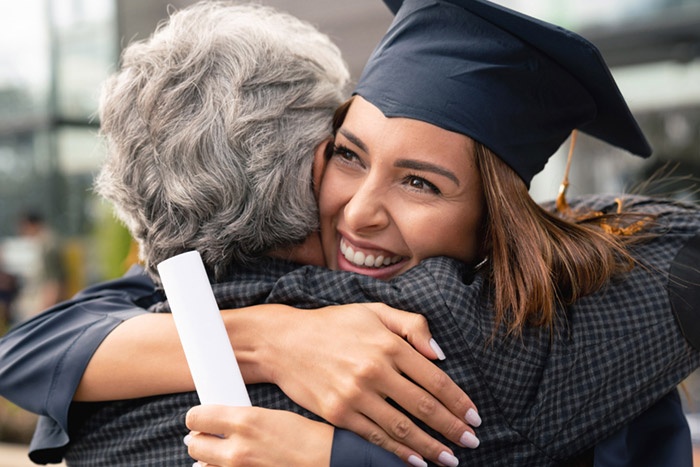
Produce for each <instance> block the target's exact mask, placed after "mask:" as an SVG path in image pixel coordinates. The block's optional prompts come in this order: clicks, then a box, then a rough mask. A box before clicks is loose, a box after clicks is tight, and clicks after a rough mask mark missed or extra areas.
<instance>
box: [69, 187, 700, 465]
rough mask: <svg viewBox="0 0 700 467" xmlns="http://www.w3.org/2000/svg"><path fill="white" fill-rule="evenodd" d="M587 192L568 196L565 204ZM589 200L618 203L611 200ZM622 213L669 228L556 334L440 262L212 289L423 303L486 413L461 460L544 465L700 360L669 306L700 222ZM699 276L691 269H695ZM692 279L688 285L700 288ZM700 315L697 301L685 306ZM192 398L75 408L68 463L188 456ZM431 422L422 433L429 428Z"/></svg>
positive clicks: (684, 210)
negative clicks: (499, 308) (527, 322)
mask: <svg viewBox="0 0 700 467" xmlns="http://www.w3.org/2000/svg"><path fill="white" fill-rule="evenodd" d="M581 203H582V201H578V202H575V201H572V202H571V204H572V207H576V206H577V205H580V204H581ZM585 203H586V206H590V207H593V208H594V209H598V210H606V209H613V200H612V198H611V197H606V196H599V197H588V198H585ZM626 207H627V209H632V210H635V211H641V212H645V213H654V214H658V216H659V217H658V221H657V222H658V227H656V228H657V229H658V231H659V233H662V234H663V235H661V236H659V237H657V238H655V239H653V240H651V241H649V242H645V243H641V244H638V245H636V246H634V247H633V248H632V253H633V255H634V256H635V258H636V259H637V260H638V261H640V262H641V263H642V265H641V266H637V267H635V268H634V269H633V270H632V271H631V272H630V273H628V274H627V275H626V276H625V277H624V278H623V279H621V280H617V281H613V282H611V283H610V284H608V285H607V286H606V287H605V288H604V289H603V290H600V291H599V292H597V293H595V294H592V295H590V296H587V297H584V298H583V299H581V300H579V301H578V302H577V303H576V304H575V305H573V306H570V307H568V308H567V309H565V310H564V309H562V310H559V314H558V320H557V325H556V329H555V332H554V333H553V334H551V335H550V333H549V332H548V330H546V329H538V328H526V329H525V330H524V333H523V335H522V337H506V335H505V333H504V331H503V330H498V332H497V334H496V338H495V339H492V333H493V329H494V319H493V313H492V311H491V310H492V308H491V303H490V294H489V288H490V284H489V283H488V280H487V279H486V277H485V275H482V274H477V275H476V276H474V277H471V275H470V273H469V271H467V270H466V269H465V267H464V266H463V265H462V264H460V263H458V262H456V261H452V260H449V259H446V258H434V259H429V260H426V261H424V262H423V263H421V264H420V265H419V266H417V267H415V268H413V269H411V270H410V271H408V272H407V273H405V274H403V275H402V276H400V277H398V278H396V279H394V280H392V281H390V282H388V283H387V282H382V281H377V280H374V279H372V278H369V277H366V276H361V275H357V274H351V273H342V272H328V271H325V270H323V269H319V268H314V267H308V266H307V267H302V268H297V269H293V267H292V266H291V265H288V264H285V263H282V262H276V261H272V260H271V261H266V262H264V263H263V264H262V265H260V267H259V268H258V269H256V270H245V271H243V270H240V271H236V272H235V274H234V277H235V278H236V279H235V280H233V281H231V282H228V283H224V284H217V285H215V294H216V295H217V298H218V299H219V304H220V306H221V307H222V308H230V307H235V306H241V305H245V304H251V303H262V302H265V301H267V302H278V303H287V304H291V305H294V306H297V307H300V308H313V307H318V306H324V305H330V304H337V303H350V302H372V301H382V302H385V303H387V304H389V305H391V306H393V307H396V308H401V309H406V310H410V311H415V312H420V313H422V314H424V315H425V316H426V317H427V318H428V321H429V323H430V329H431V331H432V333H433V336H434V337H435V339H436V340H437V342H439V343H440V345H441V346H442V348H443V349H445V351H446V354H447V359H446V360H445V361H442V362H439V363H438V365H439V366H441V367H442V369H443V370H445V371H446V372H447V373H448V374H449V375H450V376H451V377H452V378H453V379H454V381H455V382H457V384H459V385H460V386H461V387H462V388H464V389H465V390H466V392H467V393H468V394H469V395H470V397H471V398H472V399H473V400H474V402H475V403H476V405H477V406H478V407H479V412H480V415H481V417H482V419H483V420H484V423H483V425H482V426H481V427H480V428H479V429H478V436H479V439H480V440H481V445H480V446H479V448H478V449H476V450H470V449H463V448H459V447H458V446H451V447H452V448H453V449H454V451H455V454H456V455H457V457H458V458H459V459H460V463H461V465H488V466H538V467H539V466H546V465H558V464H560V463H561V462H562V461H564V460H565V459H568V458H571V457H572V456H575V455H578V454H580V453H582V452H583V451H585V450H587V449H590V448H591V447H593V446H594V445H595V444H596V443H597V442H599V441H601V440H602V439H604V438H606V437H607V436H610V435H611V434H613V433H614V432H615V431H616V430H618V429H619V428H620V427H622V426H624V425H625V424H627V423H629V422H630V421H631V420H632V419H633V418H635V417H636V416H638V415H639V414H641V413H642V412H643V411H644V410H646V409H647V408H649V407H650V406H651V405H652V404H653V403H654V402H655V401H657V400H658V399H660V398H661V397H662V396H663V395H665V394H667V393H668V392H669V391H671V390H673V389H674V388H675V386H676V385H677V384H678V383H679V382H681V381H682V380H683V379H684V378H685V377H686V376H687V375H688V374H689V373H690V372H692V371H693V370H694V369H696V368H697V367H698V366H700V352H698V350H696V349H694V348H693V347H692V346H691V345H690V344H689V342H688V340H686V339H685V338H684V337H683V334H682V331H681V328H680V327H679V324H678V322H677V320H676V317H675V315H674V313H673V312H672V311H671V304H670V300H669V291H668V289H669V284H670V283H674V282H677V281H675V278H670V277H669V274H668V271H669V269H670V267H671V265H672V264H673V262H674V259H675V258H676V255H677V254H678V252H679V250H681V249H682V248H683V246H684V245H686V243H687V242H688V241H689V239H691V238H693V237H697V235H698V232H699V226H700V211H699V210H698V209H697V207H694V206H684V205H680V204H675V203H671V202H662V201H658V200H649V199H647V198H630V199H629V200H628V201H627V204H626ZM695 274H696V276H697V274H698V273H697V272H695ZM698 283H699V282H698V281H696V282H694V283H693V284H692V285H691V286H690V289H691V290H692V291H693V292H692V293H697V288H698ZM693 307H694V309H695V313H696V314H697V312H698V310H697V308H698V304H697V303H695V304H694V305H693ZM249 390H250V395H251V400H252V401H253V403H254V404H255V405H261V406H265V407H271V408H281V409H288V410H294V411H297V412H299V413H302V414H305V415H308V414H307V413H306V412H305V411H304V410H302V409H300V408H299V407H298V406H296V405H295V404H294V403H292V402H291V401H290V400H289V399H288V398H286V396H284V394H282V393H281V392H280V391H279V390H278V389H277V388H276V387H274V386H271V385H255V386H249ZM195 404H197V398H196V395H195V394H192V393H189V394H179V395H170V396H163V397H156V398H148V399H139V400H136V401H121V402H115V403H100V404H74V408H73V411H74V414H73V416H72V417H71V419H72V420H74V421H75V423H72V425H71V426H72V428H71V439H72V440H73V442H72V443H71V446H70V447H69V451H68V453H67V455H66V460H67V461H68V463H69V465H183V466H184V465H190V464H191V462H192V460H191V459H190V458H189V457H188V456H187V454H186V450H185V448H184V446H183V445H182V437H183V436H184V435H185V434H186V433H187V429H186V428H185V427H184V414H185V412H186V411H187V409H188V408H189V407H191V406H192V405H195ZM428 431H430V430H428Z"/></svg>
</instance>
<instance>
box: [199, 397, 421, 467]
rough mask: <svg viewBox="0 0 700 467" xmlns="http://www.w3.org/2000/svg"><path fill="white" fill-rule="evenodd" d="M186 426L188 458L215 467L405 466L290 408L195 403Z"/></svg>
mask: <svg viewBox="0 0 700 467" xmlns="http://www.w3.org/2000/svg"><path fill="white" fill-rule="evenodd" d="M187 427H188V428H190V429H191V430H193V432H192V433H191V434H190V435H188V436H187V437H186V438H185V444H187V446H188V452H189V454H190V456H192V457H193V458H194V459H197V460H198V461H200V462H206V463H207V464H211V465H217V466H220V467H228V466H237V467H254V466H255V467H257V466H267V465H290V466H295V467H303V466H309V467H324V466H330V467H402V466H404V465H405V464H404V463H403V461H401V459H400V458H398V457H396V456H395V455H393V454H391V453H389V452H387V451H385V450H383V449H381V448H379V447H378V446H375V445H373V444H371V443H369V442H368V441H365V440H363V439H362V438H360V437H358V436H357V435H354V434H352V433H350V432H346V431H344V430H337V429H336V430H334V429H333V427H331V426H330V425H327V424H325V423H321V422H315V421H311V420H308V419H306V418H304V417H302V416H300V415H297V414H294V413H291V412H285V411H279V410H270V409H262V408H258V407H223V406H198V407H194V408H193V409H191V410H190V411H189V412H188V413H187ZM206 433H216V434H217V435H210V434H206ZM331 443H332V446H331ZM414 465H423V464H420V463H418V464H414Z"/></svg>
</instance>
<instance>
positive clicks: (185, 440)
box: [182, 435, 192, 446]
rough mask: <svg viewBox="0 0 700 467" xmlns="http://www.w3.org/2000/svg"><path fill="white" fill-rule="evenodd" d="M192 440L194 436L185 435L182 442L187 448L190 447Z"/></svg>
mask: <svg viewBox="0 0 700 467" xmlns="http://www.w3.org/2000/svg"><path fill="white" fill-rule="evenodd" d="M191 439H192V435H185V437H184V438H183V440H182V442H183V443H185V446H189V445H190V440H191Z"/></svg>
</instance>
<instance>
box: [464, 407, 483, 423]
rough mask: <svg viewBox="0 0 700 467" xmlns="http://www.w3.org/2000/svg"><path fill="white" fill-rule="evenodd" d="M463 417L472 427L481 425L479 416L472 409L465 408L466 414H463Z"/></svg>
mask: <svg viewBox="0 0 700 467" xmlns="http://www.w3.org/2000/svg"><path fill="white" fill-rule="evenodd" d="M464 419H465V420H466V421H467V423H469V424H470V425H471V426H473V427H478V426H481V417H480V416H479V413H478V412H477V411H476V410H474V409H469V410H467V415H465V416H464Z"/></svg>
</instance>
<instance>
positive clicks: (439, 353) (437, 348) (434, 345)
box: [430, 339, 446, 360]
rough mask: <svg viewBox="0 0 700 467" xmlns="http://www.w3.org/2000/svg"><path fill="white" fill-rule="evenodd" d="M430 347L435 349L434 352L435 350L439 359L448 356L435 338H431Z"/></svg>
mask: <svg viewBox="0 0 700 467" xmlns="http://www.w3.org/2000/svg"><path fill="white" fill-rule="evenodd" d="M430 348H431V349H433V352H435V354H436V355H437V357H438V359H440V360H444V359H445V358H446V357H445V352H443V351H442V349H441V348H440V346H439V345H438V343H437V342H435V339H430Z"/></svg>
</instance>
